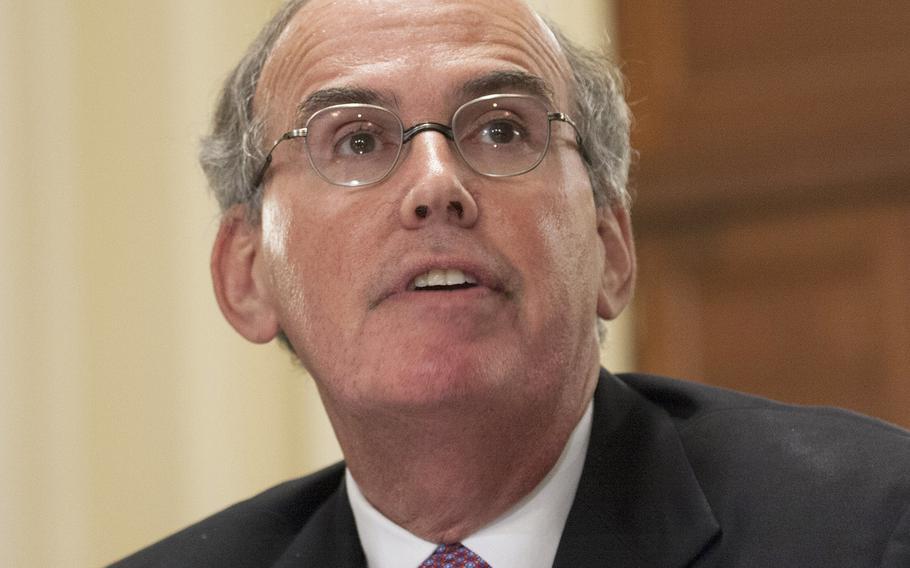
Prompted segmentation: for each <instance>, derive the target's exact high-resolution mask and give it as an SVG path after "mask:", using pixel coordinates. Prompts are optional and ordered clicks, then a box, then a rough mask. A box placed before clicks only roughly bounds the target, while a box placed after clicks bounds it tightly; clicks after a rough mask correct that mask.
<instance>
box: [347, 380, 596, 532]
mask: <svg viewBox="0 0 910 568" xmlns="http://www.w3.org/2000/svg"><path fill="white" fill-rule="evenodd" d="M595 385H596V375H595V376H594V377H593V378H592V380H591V381H590V382H589V384H588V385H587V387H588V388H586V389H585V390H584V392H582V393H578V394H579V396H578V397H577V398H576V399H575V400H570V401H560V400H552V399H551V400H547V401H544V404H542V405H537V406H534V407H533V408H528V405H522V407H521V408H517V407H516V408H511V407H508V406H506V407H501V406H499V405H497V406H496V407H495V410H493V409H492V408H490V407H488V408H487V409H485V410H478V405H477V404H472V405H466V406H465V407H463V408H447V409H445V410H443V411H440V410H439V409H436V410H434V411H432V412H427V413H426V414H425V415H421V414H417V415H415V414H414V413H408V417H407V420H403V419H402V418H401V415H400V414H396V415H394V416H390V415H389V413H383V414H382V415H380V416H372V415H370V416H367V415H366V414H360V413H358V414H359V415H358V416H356V417H355V416H350V415H347V416H338V415H332V421H333V423H334V425H335V429H336V433H337V434H338V438H339V442H340V443H341V446H342V448H343V450H344V454H345V458H346V460H347V465H348V468H349V469H350V471H351V474H352V475H353V476H354V479H355V480H356V481H357V484H358V486H359V487H360V489H361V491H362V493H363V494H364V496H365V497H366V499H367V500H368V501H370V503H371V504H372V505H373V506H374V507H375V508H376V509H377V510H379V511H381V512H382V513H383V514H384V515H385V516H386V517H388V518H389V519H391V520H392V521H393V522H395V523H396V524H398V525H399V526H401V527H403V528H405V529H406V530H408V531H409V532H411V533H412V534H415V535H417V536H419V537H420V538H423V539H424V540H428V541H431V542H439V543H449V542H456V541H459V540H463V539H464V538H465V537H467V536H468V535H470V534H472V533H474V532H476V531H477V530H479V529H480V528H482V527H483V526H485V525H486V524H488V523H490V522H491V521H493V520H494V519H496V518H498V517H499V516H501V515H502V514H504V513H505V512H506V511H508V510H509V509H510V508H512V507H513V506H514V505H515V504H516V503H518V501H520V500H521V499H522V498H523V497H525V496H526V495H527V494H529V493H530V492H531V491H532V490H533V489H534V488H535V487H536V486H537V485H538V484H539V483H540V482H541V480H542V479H543V478H544V477H545V476H546V475H547V473H548V472H549V471H550V470H551V469H552V468H553V466H554V465H555V464H556V461H557V460H558V459H559V456H560V454H561V453H562V451H563V448H564V447H565V445H566V441H567V440H568V438H569V436H570V434H571V433H572V430H573V429H574V428H575V426H576V424H577V423H578V421H579V419H580V418H581V416H582V415H583V414H584V411H585V408H586V406H587V403H588V401H589V400H590V398H591V396H592V395H593V389H594V386H595ZM552 398H553V399H558V397H552ZM490 406H492V405H490ZM330 414H332V413H331V412H330Z"/></svg>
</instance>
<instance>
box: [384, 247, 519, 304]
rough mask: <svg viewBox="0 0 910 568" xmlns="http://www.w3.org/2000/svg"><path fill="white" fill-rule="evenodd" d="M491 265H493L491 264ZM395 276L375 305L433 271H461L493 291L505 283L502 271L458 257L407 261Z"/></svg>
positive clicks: (403, 290)
mask: <svg viewBox="0 0 910 568" xmlns="http://www.w3.org/2000/svg"><path fill="white" fill-rule="evenodd" d="M490 264H491V263H490ZM398 267H399V270H396V271H395V273H394V275H392V276H391V277H390V279H389V280H386V281H385V282H386V284H387V285H386V286H383V288H382V290H381V293H380V294H379V298H378V299H377V301H376V302H374V303H373V305H376V304H379V303H380V302H382V301H383V300H385V299H386V298H388V297H389V296H392V295H395V294H400V293H402V292H407V291H408V290H409V289H413V282H414V279H415V278H417V277H418V276H420V275H421V274H424V273H426V272H428V271H430V270H433V269H445V270H451V269H454V270H460V271H462V272H464V273H465V275H470V276H472V277H474V278H475V279H476V280H477V286H483V287H485V288H489V289H490V290H493V291H503V290H504V289H505V282H504V280H503V278H502V277H501V276H499V273H500V272H501V271H499V270H497V269H495V268H493V267H491V266H489V264H488V263H482V262H478V261H477V260H474V259H469V258H464V257H456V256H432V257H428V258H421V259H417V260H410V261H405V262H404V263H400V264H399V265H398Z"/></svg>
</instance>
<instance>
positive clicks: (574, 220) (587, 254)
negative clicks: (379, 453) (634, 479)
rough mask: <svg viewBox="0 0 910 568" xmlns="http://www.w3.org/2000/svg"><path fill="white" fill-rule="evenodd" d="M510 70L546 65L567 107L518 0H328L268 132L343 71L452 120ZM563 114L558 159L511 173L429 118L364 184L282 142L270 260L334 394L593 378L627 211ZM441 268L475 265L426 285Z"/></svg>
mask: <svg viewBox="0 0 910 568" xmlns="http://www.w3.org/2000/svg"><path fill="white" fill-rule="evenodd" d="M503 71H506V72H520V73H521V74H525V75H529V76H532V77H536V78H539V79H542V80H543V81H544V82H545V83H546V84H548V85H550V86H551V88H552V91H553V92H552V95H551V96H550V100H548V101H547V102H548V105H549V106H550V110H562V111H566V112H569V110H570V109H569V93H568V92H567V86H566V77H567V70H566V67H565V63H564V61H563V59H562V56H561V55H560V54H559V53H558V51H557V48H556V46H555V41H554V39H553V38H552V37H551V36H550V35H549V34H548V32H546V31H545V30H544V28H543V27H542V26H541V25H540V23H539V22H538V21H537V20H536V19H535V18H534V17H533V16H532V15H531V14H530V13H528V12H527V11H526V10H525V9H524V8H523V7H522V6H521V5H519V4H513V3H512V2H480V1H463V2H461V1H459V2H444V1H438V0H408V1H407V2H400V1H399V0H394V1H393V0H375V1H370V2H367V1H359V0H350V1H344V0H342V1H339V2H329V1H328V0H315V1H313V2H311V3H310V4H308V5H307V6H305V7H304V8H303V9H302V10H301V12H300V13H298V14H297V15H296V17H295V18H294V20H293V21H292V23H291V24H290V25H289V27H288V29H287V30H286V31H285V34H284V35H283V37H282V39H281V40H279V42H278V44H277V46H276V48H275V50H274V52H273V54H272V56H271V58H270V60H269V62H268V63H267V65H266V67H265V69H264V72H263V76H262V79H261V82H260V86H259V90H258V92H257V96H256V101H255V102H256V106H257V109H259V110H262V109H265V110H266V118H267V129H266V139H267V140H273V139H275V138H277V137H278V136H280V135H281V134H282V133H283V132H284V131H286V130H290V129H291V128H295V127H298V126H300V120H299V119H298V117H297V116H296V109H297V107H298V106H299V105H300V104H301V102H303V101H304V100H306V99H307V98H308V97H311V96H312V95H313V93H316V92H337V91H329V90H331V89H348V90H350V89H361V90H368V91H370V92H372V93H376V94H378V95H379V96H380V97H381V100H382V103H383V104H384V105H385V106H388V107H389V108H390V110H393V111H395V112H396V113H398V115H399V116H400V117H401V119H402V121H403V122H404V124H405V127H408V126H410V125H413V124H415V123H418V122H424V121H434V122H439V123H444V124H447V123H448V122H449V120H450V118H451V115H452V113H453V112H454V110H455V109H456V108H458V107H459V106H460V105H461V104H463V103H465V102H466V101H467V100H469V99H470V98H473V97H476V96H478V95H483V94H488V93H486V92H476V91H474V92H466V91H465V86H466V85H469V84H470V85H475V86H476V85H477V80H478V79H481V78H485V77H490V76H493V75H495V74H496V73H499V72H503ZM526 90H527V86H525V85H521V84H516V85H509V84H506V85H500V86H494V87H491V88H490V92H514V91H518V92H524V91H526ZM365 102H374V101H365ZM304 118H306V117H304ZM552 132H553V136H552V139H551V143H550V148H549V151H548V153H547V155H546V157H545V158H544V160H543V162H542V163H541V164H540V165H539V166H538V167H537V168H536V169H535V170H533V171H531V172H529V173H527V174H524V175H521V176H517V177H509V178H489V177H484V176H481V175H480V174H477V173H475V172H473V171H472V170H471V169H470V168H469V167H468V166H466V165H465V164H464V163H463V162H462V161H461V160H460V159H459V157H458V155H457V153H456V151H455V148H454V147H453V146H452V143H451V142H449V141H448V140H447V139H446V138H445V137H443V136H442V135H441V134H440V133H438V132H424V133H421V134H419V135H417V136H416V137H415V138H414V139H413V140H412V141H411V142H410V143H408V144H406V145H405V146H404V150H403V155H402V157H401V159H400V161H399V164H398V167H397V168H396V169H395V171H394V172H393V173H392V175H391V176H389V177H388V178H387V179H385V180H384V181H382V182H380V183H378V184H375V185H370V186H367V187H362V188H343V187H337V186H333V185H330V184H329V183H327V182H326V181H324V180H322V179H321V178H320V177H319V176H318V175H317V174H316V173H315V172H314V171H313V169H312V168H311V166H310V165H309V164H308V163H306V161H305V160H296V161H295V160H294V156H295V153H294V152H293V151H291V150H290V148H289V147H290V144H288V143H285V144H284V145H283V146H279V148H278V150H277V151H276V153H275V156H274V161H273V163H272V165H271V167H270V169H269V175H268V177H267V179H266V187H265V192H264V198H263V215H262V225H261V241H260V243H259V247H260V255H259V257H258V258H257V262H256V266H255V270H256V271H257V273H258V274H259V275H260V277H261V280H262V281H263V282H265V287H266V288H267V296H268V299H269V300H268V302H269V306H270V308H271V309H273V310H274V311H275V315H276V318H277V321H278V324H279V326H280V327H281V329H282V330H284V332H285V333H286V334H287V336H288V338H289V339H290V341H291V343H292V344H293V346H294V348H295V351H296V352H297V354H298V356H299V357H300V358H301V360H302V361H303V363H304V365H305V366H306V367H307V368H308V369H309V370H310V371H311V372H312V374H313V376H314V377H315V378H316V381H317V383H318V385H319V387H320V392H321V393H322V395H323V398H324V400H325V402H326V405H327V407H328V409H329V412H330V414H331V413H332V411H333V409H336V410H337V409H338V408H344V409H346V411H349V412H357V410H358V409H362V410H365V409H369V408H382V409H388V410H396V411H397V410H408V411H412V412H419V411H420V409H426V410H431V411H432V410H433V409H434V408H435V407H436V405H438V404H440V403H443V402H446V403H449V404H451V403H452V402H453V401H455V402H461V403H464V404H496V403H501V402H505V401H516V400H517V401H521V400H527V401H531V400H535V401H538V402H542V401H554V402H553V403H552V404H553V405H558V404H562V403H565V402H566V401H567V399H571V400H573V401H575V402H581V401H582V398H584V397H585V396H586V393H589V392H590V388H591V386H592V384H593V381H594V376H593V375H594V374H595V373H596V371H594V370H593V369H596V366H597V362H596V361H597V338H596V316H597V310H598V300H599V293H601V292H602V289H603V282H604V278H605V276H604V275H605V272H606V273H609V272H610V270H611V267H610V266H607V265H608V264H609V263H608V261H607V259H605V257H609V256H610V253H609V252H607V253H606V254H605V247H606V248H607V249H610V248H611V247H613V246H615V245H616V243H613V242H612V241H611V239H612V240H616V235H617V234H619V232H620V231H617V230H616V224H617V222H616V219H615V218H614V216H613V214H612V212H611V211H610V210H609V209H608V210H605V211H601V212H598V211H597V210H596V208H595V206H594V201H593V196H592V191H591V186H590V183H589V180H588V177H587V175H586V172H585V169H584V166H583V163H582V160H581V158H580V155H579V152H578V148H577V146H576V144H575V140H574V132H573V130H572V128H571V127H570V126H569V125H567V124H564V123H559V122H555V123H553V126H552ZM421 208H424V209H421ZM459 209H460V210H461V211H460V214H459V211H458V210H459ZM423 213H426V214H423ZM605 224H606V225H608V226H607V228H606V229H604V226H605ZM605 235H606V236H605ZM605 242H606V245H605ZM620 244H621V243H620ZM431 270H449V271H453V270H456V271H461V272H462V273H464V274H465V275H468V276H469V278H471V279H474V280H476V282H477V285H476V286H473V287H467V288H465V287H455V288H453V289H451V290H431V291H421V290H415V289H414V282H415V279H416V278H418V277H419V276H421V275H423V274H427V273H428V272H429V271H431ZM559 401H561V402H559ZM546 404H551V403H549V402H548V403H546ZM573 404H574V403H573ZM554 409H555V406H554Z"/></svg>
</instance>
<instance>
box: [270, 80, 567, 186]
mask: <svg viewBox="0 0 910 568" xmlns="http://www.w3.org/2000/svg"><path fill="white" fill-rule="evenodd" d="M554 120H555V121H560V122H566V123H568V124H569V125H571V126H572V128H573V129H574V130H575V140H576V142H577V143H578V145H579V148H581V146H582V141H581V136H580V135H579V133H578V127H577V126H575V123H573V122H572V120H571V119H569V117H568V116H566V115H565V114H564V113H561V112H550V111H549V110H548V109H547V106H546V105H545V104H544V102H543V101H542V100H540V99H539V98H537V97H534V96H531V95H487V96H484V97H480V98H477V99H474V100H471V101H468V102H466V103H465V104H463V105H461V106H460V107H458V110H456V111H455V114H453V115H452V120H451V126H446V125H444V124H439V123H437V122H421V123H419V124H415V125H414V126H411V127H410V128H407V129H405V127H404V125H403V124H402V122H401V119H400V118H399V117H398V115H397V114H395V113H394V112H392V111H390V110H388V109H385V108H383V107H380V106H376V105H369V104H340V105H333V106H330V107H326V108H324V109H321V110H319V111H317V112H315V113H313V115H312V116H310V118H309V119H308V120H307V121H306V125H305V126H304V127H303V128H297V129H294V130H291V131H289V132H285V133H284V134H283V135H282V136H281V137H280V138H279V139H278V140H276V141H275V143H274V144H273V145H272V148H271V149H270V150H269V153H268V155H266V158H265V163H264V164H263V165H262V168H260V170H259V173H258V174H257V176H256V181H255V184H254V187H258V186H259V184H260V183H262V180H263V177H264V176H265V172H266V170H267V169H268V167H269V164H271V162H272V154H273V153H274V152H275V148H277V147H278V145H279V144H281V143H282V142H284V141H285V140H292V141H299V139H302V140H303V144H294V150H293V151H294V152H295V157H296V156H300V155H301V154H302V153H303V150H304V148H305V151H306V155H307V158H308V159H309V162H310V165H311V166H312V167H313V169H314V170H315V171H316V173H317V174H319V176H320V177H321V178H322V179H324V180H325V181H327V182H329V183H331V184H334V185H340V186H345V187H360V186H364V185H369V184H373V183H378V182H380V181H382V180H384V179H385V178H386V177H388V176H389V174H391V173H392V170H394V169H395V166H396V164H397V163H398V159H399V158H400V157H401V148H402V146H403V145H404V144H406V143H408V142H410V141H411V140H412V139H413V138H414V137H415V136H417V135H418V134H420V133H421V132H425V131H435V132H439V133H441V134H443V135H444V136H445V137H446V138H448V139H449V140H452V141H453V142H454V143H455V148H456V150H457V152H458V155H459V156H461V159H462V160H464V162H465V163H466V164H467V165H468V166H469V167H470V168H471V169H472V170H474V171H475V172H477V173H478V174H481V175H484V176H489V177H508V176H517V175H521V174H524V173H527V172H529V171H531V170H533V169H534V168H536V167H537V166H538V164H540V162H541V161H542V160H543V158H544V156H545V155H546V153H547V148H548V147H549V145H550V124H551V123H552V122H553V121H554ZM301 146H302V147H303V148H301ZM301 157H302V156H301Z"/></svg>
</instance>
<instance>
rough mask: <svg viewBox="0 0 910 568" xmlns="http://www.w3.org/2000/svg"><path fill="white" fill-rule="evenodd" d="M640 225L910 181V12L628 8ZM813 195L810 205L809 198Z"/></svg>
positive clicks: (714, 4)
mask: <svg viewBox="0 0 910 568" xmlns="http://www.w3.org/2000/svg"><path fill="white" fill-rule="evenodd" d="M619 15H620V18H619V26H620V38H619V45H620V54H621V58H622V60H623V62H624V70H625V71H626V73H627V75H628V76H629V79H630V84H631V90H630V94H631V99H632V100H633V103H634V104H633V109H634V111H635V114H636V118H637V127H636V130H635V133H634V141H635V145H636V147H637V148H638V149H639V150H640V152H641V158H640V167H639V168H638V169H637V171H636V173H635V175H634V177H633V180H634V182H635V185H636V186H637V188H638V193H639V197H638V211H637V216H638V218H639V219H640V221H639V225H640V226H641V225H642V224H648V223H650V222H654V223H665V222H667V221H668V218H671V217H672V216H673V215H675V214H678V213H679V212H680V211H689V210H704V209H706V208H708V209H711V208H724V207H736V206H737V205H738V204H739V203H741V202H742V197H743V196H744V195H748V196H752V197H757V198H760V199H765V198H768V199H774V200H777V199H781V198H783V199H787V198H789V197H788V196H790V195H793V196H795V197H796V198H798V199H804V198H805V194H813V195H817V198H818V199H831V198H832V197H833V198H836V199H840V198H842V197H843V196H845V195H846V196H849V194H850V193H852V192H855V191H860V190H862V191H871V192H874V193H875V194H876V195H888V196H890V195H892V194H894V193H900V192H904V191H907V185H906V182H907V180H910V103H908V102H907V100H908V97H907V93H908V92H910V72H908V70H910V34H908V33H907V30H908V29H910V3H907V2H865V3H857V2H847V1H845V0H830V1H826V2H812V1H810V2H786V1H783V0H772V1H767V2H758V1H744V0H742V1H738V2H722V1H720V0H715V1H707V0H705V1H699V2H682V1H681V0H673V1H662V2H657V1H656V0H623V1H620V3H619ZM810 197H811V195H810Z"/></svg>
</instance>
